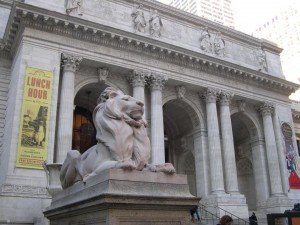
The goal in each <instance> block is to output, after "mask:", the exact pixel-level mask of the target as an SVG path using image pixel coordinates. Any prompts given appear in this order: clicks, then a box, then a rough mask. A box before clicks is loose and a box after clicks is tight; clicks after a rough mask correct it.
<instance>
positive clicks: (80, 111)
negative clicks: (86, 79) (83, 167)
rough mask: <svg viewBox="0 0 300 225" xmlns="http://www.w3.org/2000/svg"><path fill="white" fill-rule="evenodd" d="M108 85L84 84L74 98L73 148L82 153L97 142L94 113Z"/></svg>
mask: <svg viewBox="0 0 300 225" xmlns="http://www.w3.org/2000/svg"><path fill="white" fill-rule="evenodd" d="M106 87H108V85H105V84H100V83H91V84H87V85H85V86H83V87H82V88H81V89H80V90H79V91H78V92H77V93H76V96H75V100H74V105H75V109H74V115H73V138H72V149H76V150H78V151H80V153H83V152H85V151H86V150H87V149H89V148H90V147H92V146H93V145H95V144H96V143H97V141H96V129H95V127H94V123H93V119H92V114H93V110H94V108H95V106H96V103H97V99H98V97H99V96H100V94H101V92H102V91H103V90H104V89H105V88H106Z"/></svg>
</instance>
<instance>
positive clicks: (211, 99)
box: [200, 88, 220, 103]
mask: <svg viewBox="0 0 300 225" xmlns="http://www.w3.org/2000/svg"><path fill="white" fill-rule="evenodd" d="M219 92H220V91H219V90H217V89H214V88H207V89H206V90H205V91H204V92H203V93H202V94H201V96H200V97H202V99H204V100H205V101H206V103H216V101H217V98H218V94H219Z"/></svg>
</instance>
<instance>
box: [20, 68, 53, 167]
mask: <svg viewBox="0 0 300 225" xmlns="http://www.w3.org/2000/svg"><path fill="white" fill-rule="evenodd" d="M52 78H53V73H52V72H51V71H46V70H41V69H37V68H31V67H27V68H26V75H25V83H24V94H23V102H22V111H21V118H20V129H19V138H18V150H17V151H18V153H17V167H22V168H32V169H43V167H42V163H43V162H44V161H45V160H46V158H47V146H48V134H49V119H50V117H49V116H50V115H49V114H50V106H51V94H52Z"/></svg>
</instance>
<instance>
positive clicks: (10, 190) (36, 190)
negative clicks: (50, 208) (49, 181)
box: [0, 184, 50, 198]
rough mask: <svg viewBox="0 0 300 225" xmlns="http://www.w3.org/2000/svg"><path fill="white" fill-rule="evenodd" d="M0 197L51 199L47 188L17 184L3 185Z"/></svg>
mask: <svg viewBox="0 0 300 225" xmlns="http://www.w3.org/2000/svg"><path fill="white" fill-rule="evenodd" d="M0 195H6V196H21V197H22V196H23V197H38V198H50V195H49V194H48V192H47V189H46V188H45V187H35V186H29V185H16V184H3V185H2V186H1V189H0Z"/></svg>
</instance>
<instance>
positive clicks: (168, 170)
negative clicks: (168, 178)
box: [156, 163, 176, 174]
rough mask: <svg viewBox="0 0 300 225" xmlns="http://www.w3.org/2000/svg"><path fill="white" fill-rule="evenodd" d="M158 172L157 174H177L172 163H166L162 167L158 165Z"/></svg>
mask: <svg viewBox="0 0 300 225" xmlns="http://www.w3.org/2000/svg"><path fill="white" fill-rule="evenodd" d="M156 171H157V172H164V173H167V174H174V173H175V172H176V171H175V168H174V166H173V165H172V164H171V163H164V164H161V165H157V166H156Z"/></svg>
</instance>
